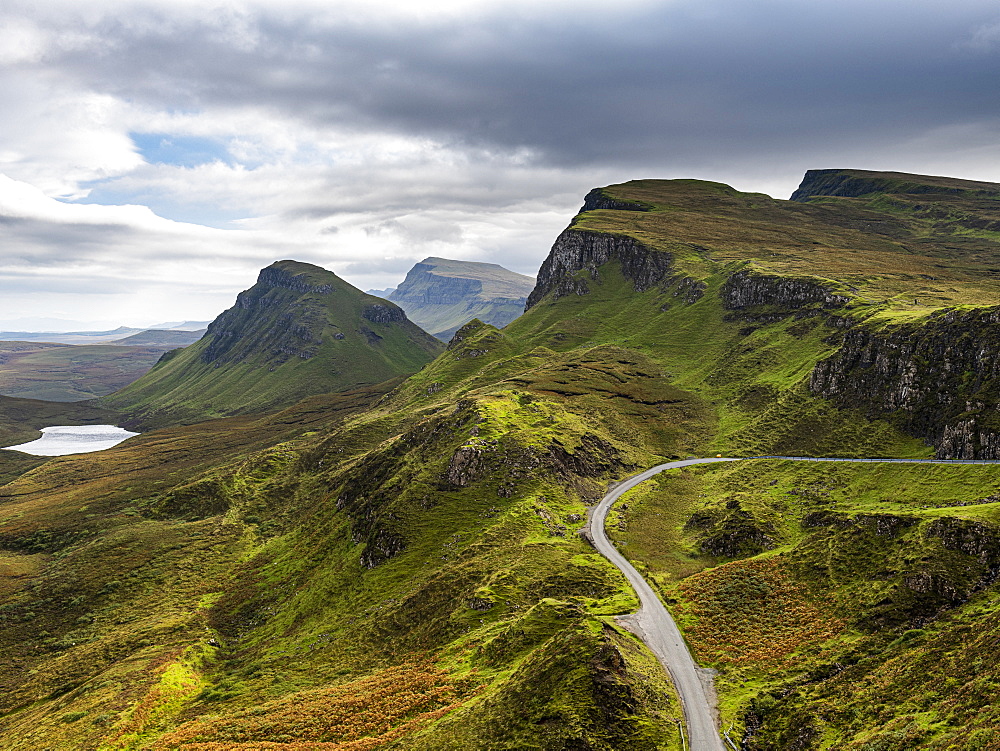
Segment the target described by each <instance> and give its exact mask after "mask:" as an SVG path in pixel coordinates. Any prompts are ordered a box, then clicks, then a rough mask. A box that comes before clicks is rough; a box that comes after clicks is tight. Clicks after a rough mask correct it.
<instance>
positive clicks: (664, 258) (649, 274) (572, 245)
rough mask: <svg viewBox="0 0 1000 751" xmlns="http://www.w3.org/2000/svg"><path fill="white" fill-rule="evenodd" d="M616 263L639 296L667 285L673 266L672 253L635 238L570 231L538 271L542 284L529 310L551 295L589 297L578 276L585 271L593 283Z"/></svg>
mask: <svg viewBox="0 0 1000 751" xmlns="http://www.w3.org/2000/svg"><path fill="white" fill-rule="evenodd" d="M612 259H615V260H617V261H618V262H619V263H620V264H621V270H622V275H623V276H624V277H625V278H626V279H628V280H629V281H630V282H632V286H633V288H634V289H635V290H636V292H642V291H644V290H647V289H650V288H652V287H653V286H655V285H657V284H659V283H660V282H662V281H664V280H665V279H666V278H667V277H668V276H669V274H670V271H671V269H672V264H673V256H671V255H670V254H669V253H667V252H664V251H659V250H653V249H652V248H650V247H648V246H646V245H643V244H642V243H641V242H639V241H638V240H636V239H635V238H632V237H628V236H626V235H609V234H604V233H601V232H591V231H588V230H577V229H573V228H572V227H570V228H569V229H566V230H564V231H563V232H562V234H560V235H559V237H558V238H556V241H555V243H554V244H553V246H552V250H551V251H550V252H549V255H548V257H546V259H545V261H544V262H543V263H542V267H541V268H540V269H539V270H538V281H537V283H536V285H535V289H534V290H532V292H531V294H530V295H529V296H528V301H527V304H526V306H525V309H528V308H531V307H532V306H534V305H537V304H538V302H539V301H541V299H542V298H543V297H545V296H546V295H548V294H549V293H552V294H553V296H554V297H555V298H558V297H565V296H567V295H585V294H588V293H589V291H590V288H589V287H588V286H587V283H586V281H585V280H584V279H581V278H575V277H576V275H577V274H578V272H581V271H585V272H587V274H588V275H589V276H590V278H591V279H597V278H598V272H597V269H598V267H599V266H602V265H603V264H605V263H607V262H608V261H610V260H612Z"/></svg>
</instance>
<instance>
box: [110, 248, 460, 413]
mask: <svg viewBox="0 0 1000 751" xmlns="http://www.w3.org/2000/svg"><path fill="white" fill-rule="evenodd" d="M440 350H441V345H440V343H439V342H437V341H436V340H435V339H433V338H432V337H430V336H429V335H428V334H426V333H425V332H424V331H422V330H421V329H420V328H419V327H417V326H415V325H414V324H412V323H411V322H410V321H408V320H407V318H406V315H405V314H404V313H403V311H402V310H400V309H399V308H398V307H396V306H395V305H393V304H392V303H387V302H386V301H384V300H381V299H379V298H377V297H372V296H370V295H366V294H364V293H363V292H361V291H360V290H358V289H356V288H354V287H352V286H351V285H350V284H348V283H347V282H345V281H343V280H342V279H340V278H339V277H337V276H336V275H335V274H333V273H332V272H330V271H326V270H325V269H321V268H319V267H318V266H313V265H311V264H307V263H298V262H296V261H278V262H276V263H274V264H272V265H271V266H269V267H267V268H266V269H264V270H262V271H261V273H260V278H259V279H258V281H257V284H255V285H254V286H253V287H251V288H250V289H248V290H246V291H245V292H242V293H240V295H239V297H237V300H236V305H235V306H234V307H232V308H230V309H229V310H227V311H225V312H224V313H222V314H221V315H220V316H219V317H218V318H217V319H216V320H215V321H213V322H212V323H211V324H210V325H209V327H208V331H207V333H206V334H205V335H204V336H203V337H202V338H201V339H200V340H199V341H198V342H196V343H195V344H193V345H191V346H188V347H186V348H184V349H183V350H175V351H172V352H168V353H167V354H165V355H164V356H163V357H162V358H161V359H160V361H159V362H158V363H157V364H156V366H155V367H154V368H153V369H152V370H151V371H150V372H149V373H148V374H147V375H146V376H144V377H143V378H141V379H140V380H138V381H136V382H135V383H133V384H131V385H130V386H128V387H127V388H125V389H123V390H121V391H119V392H117V393H115V394H113V395H111V396H109V397H106V398H105V399H103V400H102V403H103V404H106V405H108V406H110V407H112V408H115V409H118V410H121V411H123V412H126V413H127V414H128V415H129V417H130V420H131V424H135V425H139V426H151V425H163V424H169V423H178V422H192V421H196V420H201V419H206V418H209V417H219V416H224V415H235V414H241V413H247V412H265V411H268V410H274V409H277V408H279V407H283V406H288V405H290V404H293V403H295V402H296V401H298V400H299V399H302V398H305V397H307V396H310V395H312V394H321V393H325V392H332V391H343V390H346V389H351V388H355V387H357V386H362V385H367V384H373V383H379V382H382V381H386V380H389V379H391V378H395V377H397V376H399V375H404V374H408V373H412V372H413V371H415V370H418V369H419V368H420V367H421V366H422V365H423V364H424V363H426V362H428V361H429V360H431V359H432V358H433V357H434V355H435V354H437V353H438V352H439V351H440Z"/></svg>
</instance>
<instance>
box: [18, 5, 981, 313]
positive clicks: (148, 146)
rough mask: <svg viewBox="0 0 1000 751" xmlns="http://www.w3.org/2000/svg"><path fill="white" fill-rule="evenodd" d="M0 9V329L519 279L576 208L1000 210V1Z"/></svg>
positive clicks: (530, 270)
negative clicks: (937, 180) (838, 186)
mask: <svg viewBox="0 0 1000 751" xmlns="http://www.w3.org/2000/svg"><path fill="white" fill-rule="evenodd" d="M409 5H412V3H408V4H403V3H393V2H377V3H375V2H371V0H364V2H335V1H331V0H322V2H320V1H318V0H314V1H310V0H293V1H291V2H280V3H279V2H275V0H260V1H256V2H240V1H237V0H232V1H226V2H217V1H216V0H169V1H167V0H144V1H136V2H126V1H113V2H112V1H108V0H87V2H85V3H84V2H80V1H79V0H33V1H32V2H23V3H22V2H18V1H17V0H0V111H2V112H3V113H4V115H3V117H2V118H0V301H2V304H0V326H4V325H6V324H7V323H9V322H11V321H13V320H14V319H17V318H19V317H33V316H55V317H64V318H73V319H78V320H89V321H115V322H122V323H129V324H140V325H146V324H150V323H154V322H157V321H163V320H180V319H184V318H195V319H207V318H212V317H214V316H215V315H216V314H217V313H219V312H220V311H221V310H222V309H224V308H226V307H228V306H229V305H231V304H232V300H233V298H234V296H235V294H236V293H237V292H238V291H239V290H241V289H243V288H246V287H248V286H250V285H251V284H252V283H253V281H254V280H255V278H256V274H257V271H258V270H259V269H260V268H261V267H262V266H265V265H267V264H268V263H270V262H272V261H274V260H277V259H281V258H294V259H297V260H303V261H309V262H312V263H317V264H320V265H322V266H325V267H327V268H329V269H331V270H333V271H335V272H337V273H338V274H340V275H341V276H343V277H344V278H346V279H347V280H348V281H350V282H352V283H353V284H355V285H357V286H359V287H361V288H362V289H367V288H370V287H384V286H391V285H394V284H395V283H396V282H397V281H398V280H399V279H401V278H402V276H403V275H404V274H405V272H406V271H407V269H408V268H409V267H410V266H411V265H412V264H413V263H414V262H415V261H418V260H420V259H421V258H424V257H426V256H430V255H437V256H444V257H449V258H466V259H470V260H483V261H491V262H496V263H501V264H503V265H505V266H507V267H508V268H511V269H514V270H516V271H520V272H523V273H528V274H533V273H534V272H535V270H536V269H537V268H538V265H539V264H540V263H541V261H542V259H543V258H544V256H545V254H546V252H547V251H548V248H549V246H550V245H551V242H552V240H553V239H554V237H555V235H556V234H557V233H558V232H559V230H560V229H561V228H562V227H563V226H565V224H566V223H567V221H568V220H569V218H570V217H571V216H572V214H573V213H574V211H575V210H576V209H577V208H578V207H579V205H580V203H581V199H582V197H583V195H584V194H585V193H586V192H587V190H589V189H590V188H592V187H594V186H597V185H605V184H609V183H614V182H621V181H624V180H628V179H633V178H640V177H664V178H670V177H698V178H704V179H711V180H719V181H722V182H727V183H729V184H731V185H734V186H735V187H737V188H740V189H743V190H756V191H762V192H766V193H769V194H771V195H773V196H775V197H781V198H785V197H787V196H788V194H789V193H790V192H791V191H792V190H793V189H794V187H795V186H796V184H797V183H798V181H799V179H800V177H801V175H802V173H803V172H804V171H805V170H806V169H809V168H827V167H854V168H862V169H892V170H899V171H907V172H923V173H931V174H945V175H951V176H956V177H967V178H974V179H980V180H991V181H1000V96H998V87H1000V75H998V73H1000V65H998V63H1000V5H998V4H997V3H996V0H983V1H979V0H952V1H951V2H949V3H942V2H940V0H934V1H933V2H930V1H927V0H877V1H876V0H837V1H836V2H812V1H811V0H664V1H661V2H642V1H641V0H614V2H612V1H611V0H605V2H590V1H589V0H573V2H562V1H561V0H546V1H543V2H539V0H531V2H521V0H504V2H503V3H499V2H490V3H486V2H472V1H462V0H451V1H450V2H440V3H434V2H425V3H422V4H421V6H422V9H421V10H419V11H416V10H413V9H412V8H410V7H408V6H409Z"/></svg>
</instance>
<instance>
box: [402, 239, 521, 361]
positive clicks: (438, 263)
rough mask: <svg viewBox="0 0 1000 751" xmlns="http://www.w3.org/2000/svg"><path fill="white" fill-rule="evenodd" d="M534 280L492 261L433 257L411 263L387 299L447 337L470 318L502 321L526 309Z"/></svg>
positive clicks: (424, 324) (489, 321)
mask: <svg viewBox="0 0 1000 751" xmlns="http://www.w3.org/2000/svg"><path fill="white" fill-rule="evenodd" d="M534 285H535V280H534V279H533V278H532V277H530V276H525V275H524V274H518V273H516V272H513V271H510V270H508V269H505V268H504V267H503V266H499V265H497V264H495V263H478V262H475V261H454V260H449V259H447V258H435V257H431V258H425V259H424V260H423V261H421V262H420V263H418V264H416V265H414V267H413V268H412V269H410V271H409V273H407V275H406V279H404V280H403V282H402V283H401V284H400V285H399V287H398V288H396V290H395V291H394V292H393V293H392V294H390V295H389V299H390V300H392V301H393V302H395V303H396V304H397V305H399V306H400V307H401V308H403V310H405V311H406V314H407V315H408V316H409V317H410V318H411V319H412V320H413V321H414V322H415V323H417V324H419V325H420V326H421V327H422V328H423V329H424V330H426V331H430V332H431V333H432V334H434V336H436V337H438V338H439V339H443V340H445V341H447V340H448V339H450V338H451V335H452V334H454V333H455V332H456V331H457V330H458V329H459V328H461V327H462V326H464V325H465V324H466V323H468V322H469V321H471V320H472V319H473V318H478V319H480V320H481V321H484V322H486V323H489V324H491V325H493V326H498V327H503V326H506V325H507V324H508V323H510V322H511V321H513V320H514V319H515V318H517V317H518V316H519V315H521V313H522V312H523V311H524V303H525V300H526V299H527V297H528V294H529V293H530V292H531V289H532V287H534Z"/></svg>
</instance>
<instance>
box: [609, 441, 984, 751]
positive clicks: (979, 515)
mask: <svg viewBox="0 0 1000 751" xmlns="http://www.w3.org/2000/svg"><path fill="white" fill-rule="evenodd" d="M665 474H667V476H666V477H662V479H660V481H659V482H658V483H656V484H655V485H653V484H652V483H650V484H647V485H652V487H640V488H637V489H635V490H633V491H630V493H629V494H626V496H625V497H624V498H623V501H622V502H623V503H624V504H625V505H626V506H627V508H626V509H625V510H624V511H620V512H619V516H618V518H617V519H615V520H613V522H614V524H613V525H612V526H610V527H609V528H610V529H611V531H612V532H613V535H614V537H615V538H616V541H617V542H618V543H619V545H620V546H621V547H622V550H623V551H624V552H625V553H626V554H627V555H628V556H629V557H631V558H633V559H634V560H635V561H636V562H638V564H639V565H640V566H642V567H643V568H644V569H645V570H647V571H648V572H649V574H650V575H651V577H652V578H653V580H654V581H655V582H657V583H658V584H659V586H660V588H661V592H662V593H663V596H664V597H665V599H666V600H667V601H668V602H674V603H675V607H674V612H675V614H676V615H677V617H678V618H679V620H680V622H681V624H682V625H683V627H684V630H685V634H686V636H687V638H688V640H689V642H690V644H691V646H692V648H693V649H694V651H695V653H696V655H698V657H699V658H700V659H701V660H703V661H704V662H707V663H708V664H710V665H712V666H714V667H716V668H718V669H719V670H721V671H722V674H721V676H720V678H719V688H720V691H721V698H722V706H723V713H724V719H725V721H726V723H728V722H732V723H734V724H735V725H736V726H737V727H739V726H741V725H742V724H743V723H745V722H750V723H751V725H754V724H756V727H755V730H754V732H755V733H756V735H755V736H754V738H755V739H754V740H753V741H752V743H754V744H757V745H754V746H752V747H755V748H756V747H760V748H769V747H781V745H780V744H782V743H786V742H789V741H787V738H788V737H791V735H789V734H794V733H800V732H803V731H802V728H801V727H799V726H798V725H797V724H796V722H798V720H796V718H799V719H801V718H803V717H806V718H809V722H811V723H812V724H811V725H810V727H812V728H813V730H812V731H810V733H813V732H814V733H815V735H816V739H817V742H818V743H819V744H820V745H819V746H818V747H821V748H848V747H849V748H855V747H857V748H862V747H864V743H866V742H870V737H874V735H873V734H872V733H871V730H870V729H871V728H873V727H877V726H880V725H882V724H886V723H887V724H889V725H890V726H891V727H893V728H895V729H896V730H894V731H893V732H896V731H897V730H898V732H899V737H898V738H897V739H896V740H897V741H898V742H899V743H900V744H901V745H899V746H897V747H899V748H918V747H919V748H946V747H951V746H949V745H948V744H949V743H956V742H959V740H960V739H967V738H968V737H970V735H971V733H972V732H973V730H974V729H975V728H982V727H989V726H990V725H989V723H990V722H991V721H990V720H988V719H987V717H986V716H983V715H982V713H983V712H984V711H986V710H985V707H986V704H985V703H984V702H988V701H989V699H988V698H987V695H986V694H977V693H976V692H977V691H979V690H981V689H976V688H974V686H975V685H978V684H979V683H980V681H982V680H986V678H985V675H980V674H973V673H972V672H971V671H970V670H968V669H967V667H966V665H967V661H971V662H973V663H974V662H975V661H976V660H977V659H979V660H981V659H982V657H976V656H975V655H976V652H977V650H978V649H980V647H979V646H978V645H979V644H980V643H992V642H991V641H990V640H991V639H995V638H996V636H995V634H996V633H998V632H996V631H995V630H994V627H993V626H992V625H990V624H991V621H990V620H989V617H988V614H990V613H992V612H994V608H995V607H996V606H995V604H992V603H994V602H995V600H996V595H995V594H993V593H992V589H987V590H985V591H983V590H981V588H982V587H983V586H984V585H988V584H989V582H990V581H991V579H990V574H989V573H988V570H989V569H988V566H987V568H983V566H984V564H983V563H981V562H980V559H977V557H976V555H978V554H975V553H973V552H972V551H973V547H970V546H969V545H963V543H960V542H958V541H957V540H958V537H960V536H962V535H970V534H971V535H983V536H984V537H983V539H985V540H989V539H1000V526H998V525H997V522H998V521H1000V516H998V514H1000V503H998V501H997V499H998V498H1000V495H998V491H1000V479H998V478H997V476H996V472H995V469H994V468H993V467H992V466H982V465H980V466H976V465H966V466H963V465H900V464H861V465H844V464H835V463H830V464H823V463H808V464H807V463H794V462H785V461H774V460H754V461H749V462H740V463H739V464H733V465H725V466H718V465H716V466H711V467H706V468H701V467H692V468H688V469H685V470H682V471H677V470H674V471H671V472H670V473H669V474H668V473H665ZM734 509H735V510H734ZM737 510H738V511H737ZM734 513H738V514H739V515H740V517H741V518H740V523H741V526H739V527H734V526H733V525H732V522H731V519H732V517H733V515H734ZM727 515H728V516H727ZM727 519H728V520H729V521H727ZM727 524H729V526H728V530H729V531H728V535H729V538H730V539H732V537H733V536H734V535H735V536H736V537H737V538H739V537H740V536H741V535H742V537H743V538H751V539H752V538H753V533H754V532H757V531H760V530H763V531H764V532H765V533H766V537H767V538H768V539H767V542H766V543H765V544H764V545H763V548H764V549H763V550H760V551H759V552H757V553H755V554H754V553H750V554H746V553H737V554H736V555H735V557H733V556H727V555H718V554H712V552H710V551H709V552H706V551H705V549H704V546H705V544H706V543H709V544H711V541H712V540H713V530H714V529H717V528H722V527H726V525H727ZM948 530H956V532H950V531H948ZM958 530H961V531H958ZM956 534H957V536H956ZM985 544H986V545H991V544H992V543H985ZM963 551H966V552H963ZM698 570H700V571H698ZM692 571H694V573H691V572H692ZM927 576H930V577H931V578H930V579H926V581H928V582H929V581H936V582H938V583H937V584H934V585H933V586H930V587H927V586H925V585H924V584H922V583H921V582H923V581H925V579H924V577H927ZM945 582H947V584H946V583H945ZM938 587H944V590H941V589H938ZM941 591H947V592H951V593H952V594H948V595H941V594H940V592H941ZM980 592H981V593H980ZM968 629H975V630H976V631H977V632H979V631H980V629H983V631H982V632H981V633H982V639H981V641H978V642H974V643H973V644H966V643H964V642H963V641H962V637H959V636H958V634H960V633H967V630H968ZM991 635H992V636H991ZM928 642H930V643H936V644H938V645H939V646H938V647H937V648H936V651H928V650H927V648H925V646H924V645H925V644H926V643H928ZM931 654H933V655H934V657H933V659H934V660H937V661H940V664H936V665H934V666H931V665H930V663H929V662H928V661H927V660H928V659H929V655H931ZM980 664H981V663H980ZM838 665H839V666H840V667H835V666H838ZM844 666H849V667H848V668H847V670H845V669H844ZM919 670H926V671H928V674H929V675H934V676H938V677H936V678H933V679H931V678H930V677H928V678H927V679H926V680H920V681H919V682H917V683H915V684H913V685H911V686H909V688H907V686H906V681H907V680H914V676H915V675H916V674H917V671H919ZM955 671H959V673H960V674H961V675H963V676H964V677H963V678H961V679H959V678H957V677H954V675H956V673H955ZM949 674H951V675H953V678H952V685H953V687H954V689H955V690H958V691H959V692H960V693H961V694H962V695H963V696H966V697H968V699H967V700H965V701H964V703H962V704H959V705H957V704H956V702H954V701H953V700H952V698H951V697H950V696H949V695H948V694H947V693H941V692H940V691H939V689H938V688H937V687H938V686H939V685H941V684H943V683H947V681H948V677H947V676H948V675H949ZM868 686H870V688H867V687H868ZM974 695H975V696H979V699H978V700H971V697H972V696H974ZM915 705H919V707H920V712H921V713H922V718H923V719H922V720H921V721H922V722H924V723H925V724H926V725H927V727H924V728H923V729H922V730H921V731H920V732H919V733H911V735H912V737H909V736H907V734H906V732H903V730H902V728H905V727H907V723H908V722H910V720H907V719H906V717H907V716H908V713H910V712H911V710H910V709H909V707H911V706H915ZM852 713H853V714H852ZM987 714H988V713H987ZM989 716H992V715H989ZM819 718H823V719H822V720H821V719H819ZM956 724H957V727H959V728H961V731H960V732H958V733H956V732H955V730H954V728H955V727H956ZM907 732H908V731H907ZM820 736H822V741H820V740H819V739H820ZM887 737H895V736H892V735H890V736H887ZM782 738H786V740H782Z"/></svg>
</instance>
